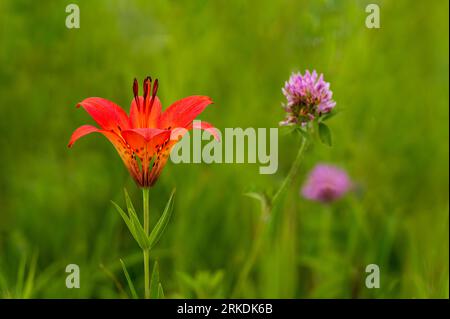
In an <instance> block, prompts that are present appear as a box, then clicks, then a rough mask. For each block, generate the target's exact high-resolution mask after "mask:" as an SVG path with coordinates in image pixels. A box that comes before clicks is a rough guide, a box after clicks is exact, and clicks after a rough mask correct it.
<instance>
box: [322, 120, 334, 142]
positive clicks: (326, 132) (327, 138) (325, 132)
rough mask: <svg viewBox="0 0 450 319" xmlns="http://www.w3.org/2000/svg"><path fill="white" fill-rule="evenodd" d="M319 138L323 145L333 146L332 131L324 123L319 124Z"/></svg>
mask: <svg viewBox="0 0 450 319" xmlns="http://www.w3.org/2000/svg"><path fill="white" fill-rule="evenodd" d="M319 137H320V140H321V141H322V143H324V144H327V145H328V146H331V145H332V141H331V131H330V129H329V128H328V126H327V125H326V124H324V123H319Z"/></svg>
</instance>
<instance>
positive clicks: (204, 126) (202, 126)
mask: <svg viewBox="0 0 450 319" xmlns="http://www.w3.org/2000/svg"><path fill="white" fill-rule="evenodd" d="M188 129H200V130H204V131H207V132H208V133H210V134H211V135H212V136H214V138H215V139H216V140H217V141H218V142H220V135H219V131H218V130H217V128H215V127H214V126H213V125H212V124H211V123H208V122H204V121H198V122H197V121H195V122H194V123H193V124H191V125H190V126H188Z"/></svg>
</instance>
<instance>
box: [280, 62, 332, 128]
mask: <svg viewBox="0 0 450 319" xmlns="http://www.w3.org/2000/svg"><path fill="white" fill-rule="evenodd" d="M282 92H283V94H284V95H285V96H286V99H287V103H286V104H284V105H283V108H284V110H285V111H286V118H285V120H284V121H282V122H280V125H282V126H286V125H294V124H300V125H303V126H304V125H306V124H307V123H308V122H309V121H313V120H314V119H315V118H316V117H318V116H320V115H322V114H326V113H329V112H330V111H331V110H332V109H333V108H334V107H335V105H336V102H335V101H333V99H332V96H333V92H332V91H331V90H330V83H328V82H325V81H324V80H323V74H320V75H318V74H317V72H316V71H315V70H314V71H313V72H312V73H310V72H309V71H308V70H306V72H305V75H302V74H301V73H292V75H291V77H290V78H289V81H287V82H286V83H285V86H284V88H283V89H282Z"/></svg>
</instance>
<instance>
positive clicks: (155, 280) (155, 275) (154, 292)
mask: <svg viewBox="0 0 450 319" xmlns="http://www.w3.org/2000/svg"><path fill="white" fill-rule="evenodd" d="M158 285H159V269H158V262H157V261H155V263H154V265H153V271H152V278H151V280H150V299H157V298H158V291H159V288H158Z"/></svg>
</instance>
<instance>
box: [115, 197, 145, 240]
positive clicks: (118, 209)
mask: <svg viewBox="0 0 450 319" xmlns="http://www.w3.org/2000/svg"><path fill="white" fill-rule="evenodd" d="M111 203H113V205H114V207H115V208H116V210H117V211H118V212H119V214H120V216H121V217H122V219H123V221H124V222H125V224H126V225H127V227H128V230H129V231H130V233H131V235H132V236H133V238H134V240H136V242H137V243H138V244H139V240H138V237H137V236H136V231H135V229H134V225H133V222H132V221H131V220H130V218H129V217H128V215H127V214H126V213H125V212H124V211H123V209H122V208H120V206H119V205H117V204H116V203H115V202H113V201H111ZM139 245H140V244H139Z"/></svg>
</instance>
